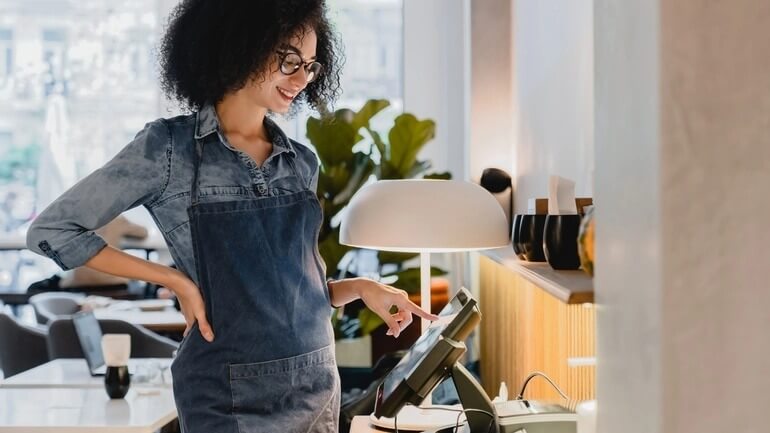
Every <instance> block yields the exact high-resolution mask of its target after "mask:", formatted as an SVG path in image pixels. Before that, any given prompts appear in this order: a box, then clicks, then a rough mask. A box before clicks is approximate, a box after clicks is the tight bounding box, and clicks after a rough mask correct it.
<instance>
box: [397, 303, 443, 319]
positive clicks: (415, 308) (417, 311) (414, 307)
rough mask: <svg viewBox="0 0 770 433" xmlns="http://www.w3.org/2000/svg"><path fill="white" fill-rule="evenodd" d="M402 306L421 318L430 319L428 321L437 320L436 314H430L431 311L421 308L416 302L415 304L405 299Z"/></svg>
mask: <svg viewBox="0 0 770 433" xmlns="http://www.w3.org/2000/svg"><path fill="white" fill-rule="evenodd" d="M402 307H404V308H405V309H407V310H409V311H411V312H412V313H414V314H416V315H418V316H420V317H422V318H423V319H426V320H430V321H435V320H438V316H437V315H435V314H431V313H429V312H427V311H425V310H423V309H422V308H420V307H419V306H418V305H417V304H415V303H414V302H412V301H410V300H408V299H407V300H406V303H405V304H404V305H402Z"/></svg>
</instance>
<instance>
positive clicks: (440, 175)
mask: <svg viewBox="0 0 770 433" xmlns="http://www.w3.org/2000/svg"><path fill="white" fill-rule="evenodd" d="M422 178H423V179H438V180H449V179H451V178H452V173H450V172H448V171H445V172H441V173H428V174H426V175H425V176H423V177H422Z"/></svg>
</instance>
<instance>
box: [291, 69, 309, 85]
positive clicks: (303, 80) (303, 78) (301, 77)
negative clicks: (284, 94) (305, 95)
mask: <svg viewBox="0 0 770 433" xmlns="http://www.w3.org/2000/svg"><path fill="white" fill-rule="evenodd" d="M291 81H292V83H293V84H294V85H295V86H297V87H299V88H300V90H302V89H304V88H305V86H306V85H307V70H306V69H305V66H304V65H303V66H300V67H299V70H297V72H295V73H293V74H291Z"/></svg>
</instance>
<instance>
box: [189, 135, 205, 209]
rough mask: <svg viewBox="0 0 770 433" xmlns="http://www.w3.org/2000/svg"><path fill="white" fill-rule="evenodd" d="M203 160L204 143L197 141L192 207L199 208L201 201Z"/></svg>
mask: <svg viewBox="0 0 770 433" xmlns="http://www.w3.org/2000/svg"><path fill="white" fill-rule="evenodd" d="M202 159H203V141H202V140H201V139H196V140H195V151H194V152H193V176H192V185H191V186H190V200H191V205H192V206H197V205H198V201H199V199H200V191H199V190H200V185H199V180H198V172H199V171H200V165H201V160H202Z"/></svg>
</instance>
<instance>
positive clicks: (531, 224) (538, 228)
mask: <svg viewBox="0 0 770 433" xmlns="http://www.w3.org/2000/svg"><path fill="white" fill-rule="evenodd" d="M546 216H547V215H522V217H521V222H520V223H519V245H520V246H521V249H522V250H523V251H524V258H525V259H526V260H527V261H530V262H544V261H545V253H544V251H543V228H544V227H545V217H546Z"/></svg>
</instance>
